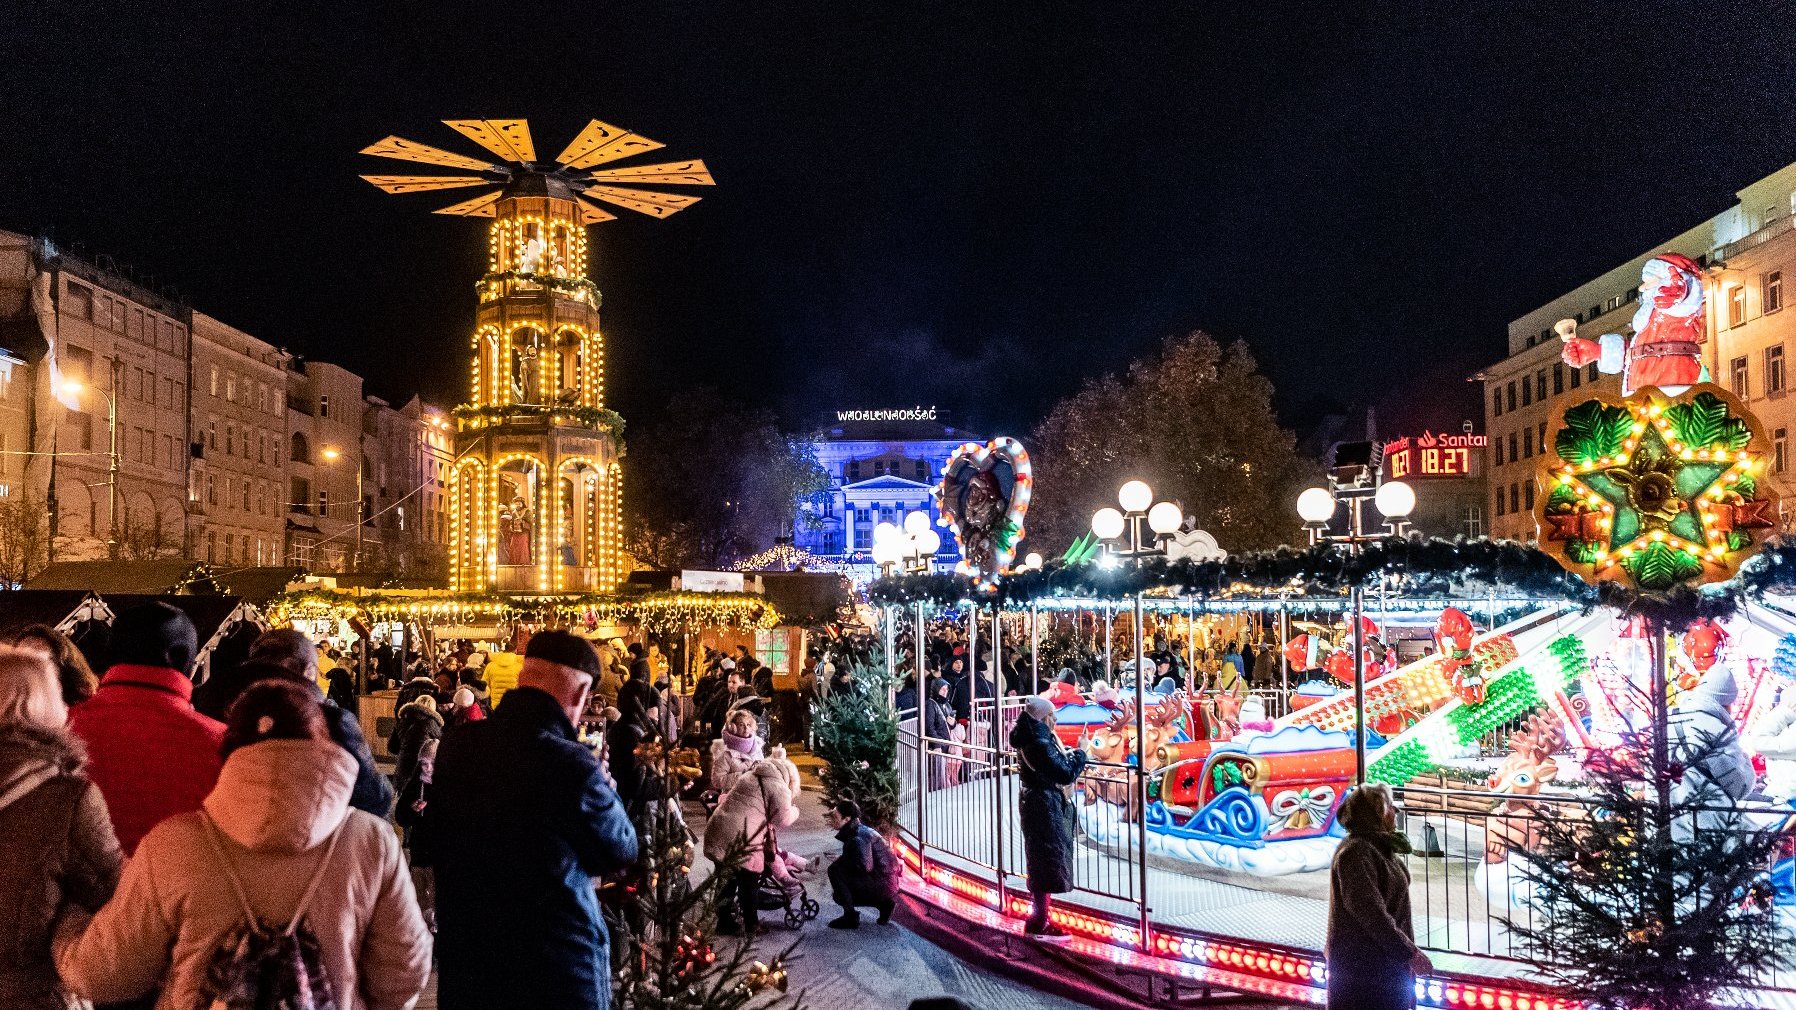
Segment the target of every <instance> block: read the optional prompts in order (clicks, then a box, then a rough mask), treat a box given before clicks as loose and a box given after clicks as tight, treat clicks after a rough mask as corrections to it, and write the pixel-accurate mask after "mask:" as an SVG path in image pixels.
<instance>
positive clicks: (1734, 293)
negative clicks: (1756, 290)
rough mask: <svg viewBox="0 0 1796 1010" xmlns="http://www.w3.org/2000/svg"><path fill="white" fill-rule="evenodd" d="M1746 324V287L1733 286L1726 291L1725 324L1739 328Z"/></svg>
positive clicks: (1740, 285) (1742, 285) (1741, 285)
mask: <svg viewBox="0 0 1796 1010" xmlns="http://www.w3.org/2000/svg"><path fill="white" fill-rule="evenodd" d="M1744 322H1746V286H1745V285H1744V284H1735V285H1734V286H1733V287H1731V288H1728V289H1727V324H1728V325H1729V326H1739V325H1740V324H1742V323H1744Z"/></svg>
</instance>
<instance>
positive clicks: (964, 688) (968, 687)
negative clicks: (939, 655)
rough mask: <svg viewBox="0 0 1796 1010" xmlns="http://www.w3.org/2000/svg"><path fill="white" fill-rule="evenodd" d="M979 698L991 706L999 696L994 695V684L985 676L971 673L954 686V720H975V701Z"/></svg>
mask: <svg viewBox="0 0 1796 1010" xmlns="http://www.w3.org/2000/svg"><path fill="white" fill-rule="evenodd" d="M975 697H977V698H978V699H979V700H980V701H983V702H985V703H986V704H988V705H989V704H991V702H992V700H993V699H994V698H996V697H997V695H995V694H993V693H992V682H991V681H989V680H987V679H986V678H985V677H984V676H983V675H981V674H977V673H970V674H968V675H966V676H965V677H962V678H961V679H960V681H959V682H958V683H956V684H955V685H954V694H953V695H952V700H953V702H954V718H956V719H958V720H960V721H961V722H967V721H969V720H971V719H972V718H973V699H974V698H975Z"/></svg>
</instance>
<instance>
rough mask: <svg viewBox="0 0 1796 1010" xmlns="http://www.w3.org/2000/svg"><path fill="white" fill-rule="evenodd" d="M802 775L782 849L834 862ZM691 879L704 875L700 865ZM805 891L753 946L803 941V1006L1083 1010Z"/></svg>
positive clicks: (696, 822)
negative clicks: (816, 904)
mask: <svg viewBox="0 0 1796 1010" xmlns="http://www.w3.org/2000/svg"><path fill="white" fill-rule="evenodd" d="M799 763H800V765H801V767H803V766H804V765H805V764H807V763H808V762H805V761H803V760H802V758H801V759H800V762H799ZM804 770H805V777H806V788H805V791H804V794H803V796H802V797H801V799H800V804H799V811H800V814H799V820H798V823H796V824H794V825H793V826H792V827H790V828H788V829H786V831H785V832H784V833H783V834H782V835H781V838H780V842H781V844H782V845H783V846H785V847H786V848H789V849H791V850H793V851H794V852H797V853H799V854H800V855H803V856H806V857H811V856H815V855H819V854H830V855H833V854H835V853H837V852H839V851H841V845H840V843H839V842H837V841H836V840H835V838H834V837H833V835H832V834H831V832H830V830H829V827H828V825H826V824H825V823H824V821H823V810H822V803H821V801H820V799H819V794H818V793H817V792H816V791H815V789H814V788H813V783H814V776H812V775H811V774H810V769H809V768H805V769H804ZM703 816H704V815H703V813H702V812H701V811H700V810H699V809H698V808H697V807H693V806H689V807H688V817H689V818H690V822H691V824H692V828H693V831H694V832H695V833H698V834H702V833H703V830H704V824H703ZM695 872H697V873H703V872H706V870H705V868H704V867H703V866H702V864H701V866H700V867H695ZM809 890H810V893H811V894H812V896H814V897H816V898H817V899H818V900H819V901H820V902H821V903H822V905H823V912H822V914H821V915H819V916H818V918H817V920H816V921H815V922H811V923H809V924H807V925H805V926H804V927H803V929H802V930H801V931H800V932H799V933H797V934H794V933H792V932H788V931H787V930H786V929H785V928H784V927H783V925H781V924H780V923H779V922H778V919H777V917H778V915H779V913H778V912H769V913H763V918H762V926H763V935H762V937H761V938H760V939H759V940H757V941H756V947H757V948H758V949H764V950H766V951H767V952H768V953H769V954H772V953H775V952H777V951H779V950H781V949H783V948H784V947H785V945H786V944H788V943H790V942H791V941H792V939H793V938H794V937H795V936H796V937H797V938H799V939H800V940H801V943H800V945H799V947H798V951H797V955H796V958H795V960H794V962H793V963H792V965H791V969H790V971H791V982H792V990H793V991H794V992H797V991H798V990H800V989H802V990H804V991H805V999H804V1001H805V1004H806V1005H807V1006H811V1007H822V1008H828V1010H859V1008H863V1007H865V1008H875V1007H877V1008H881V1010H885V1008H902V1007H904V1006H905V1005H907V1004H908V1003H909V1002H910V1001H911V1000H913V999H918V998H921V997H928V996H955V997H958V998H960V999H962V1000H965V1001H966V1002H968V1003H970V1004H972V1005H973V1006H975V1007H981V1008H984V1010H1012V1008H1018V1010H1020V1008H1036V1010H1085V1006H1084V1004H1081V1003H1075V1002H1073V1001H1071V1000H1068V999H1065V998H1063V997H1061V996H1057V995H1054V994H1052V993H1046V992H1042V991H1040V990H1037V989H1033V988H1029V987H1027V986H1024V985H1022V984H1020V983H1017V982H1013V981H1011V980H1009V979H1006V978H1003V977H1001V976H997V975H993V974H991V973H989V972H986V971H983V970H981V969H978V968H975V967H973V966H971V965H969V964H967V963H965V962H963V961H961V960H960V959H959V958H957V957H955V956H954V955H953V954H951V953H949V952H948V951H946V950H944V949H942V948H941V947H938V946H936V945H935V944H933V943H931V942H929V941H928V940H925V939H923V938H922V937H920V936H918V935H917V934H915V933H913V932H911V931H910V930H908V929H906V928H904V927H903V926H901V925H898V924H896V923H893V924H890V925H886V926H877V925H874V924H873V922H872V919H871V917H870V916H869V918H868V919H866V920H865V921H864V922H863V924H862V926H861V928H860V929H858V930H854V931H852V932H850V931H846V930H835V929H829V928H828V927H826V926H825V925H824V923H826V922H827V921H828V920H829V919H831V918H834V917H835V916H836V915H837V914H838V912H839V909H837V908H836V906H835V905H834V904H832V903H831V902H830V900H829V888H828V884H827V882H826V881H824V880H823V879H822V875H821V874H819V875H818V879H816V880H814V881H812V882H811V884H810V888H809ZM1233 1005H1234V1006H1237V1007H1245V1008H1247V1010H1253V1008H1254V1007H1259V1008H1260V1010H1273V1008H1274V1004H1233ZM418 1006H419V1008H420V1010H435V1007H436V983H435V980H434V979H432V982H431V988H430V989H428V990H426V991H425V993H424V997H423V999H422V1000H420V1001H419V1004H418Z"/></svg>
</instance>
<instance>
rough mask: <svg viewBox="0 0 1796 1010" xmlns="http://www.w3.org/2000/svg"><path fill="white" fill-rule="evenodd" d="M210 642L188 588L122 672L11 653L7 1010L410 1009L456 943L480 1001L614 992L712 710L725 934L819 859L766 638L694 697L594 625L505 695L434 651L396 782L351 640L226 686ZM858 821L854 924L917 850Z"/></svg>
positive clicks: (529, 662) (881, 907)
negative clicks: (362, 705)
mask: <svg viewBox="0 0 1796 1010" xmlns="http://www.w3.org/2000/svg"><path fill="white" fill-rule="evenodd" d="M198 648H199V643H198V636H197V634H196V632H195V630H194V627H193V625H192V623H191V622H190V621H189V620H188V618H187V617H186V616H185V615H184V614H183V613H182V612H181V611H180V610H178V609H176V608H174V607H171V606H168V605H166V604H162V603H153V604H148V605H144V606H140V607H136V608H132V609H128V610H126V611H124V612H122V613H120V614H119V616H118V618H117V620H116V622H115V624H114V626H113V628H112V633H111V636H110V641H109V644H108V646H107V649H106V656H105V663H104V675H103V676H99V677H96V676H95V675H94V673H93V671H92V669H91V668H90V667H89V665H88V661H87V659H86V657H85V656H84V655H83V653H82V652H81V650H80V649H78V648H77V647H76V646H75V645H74V644H73V643H72V642H70V641H69V639H68V638H66V637H65V636H63V635H61V634H60V633H58V632H56V631H54V630H52V629H48V628H42V627H34V628H32V629H29V630H27V631H26V632H24V633H23V634H21V635H19V636H18V637H17V638H16V639H15V641H14V642H13V643H12V644H10V645H0V845H3V846H4V847H5V848H6V851H7V852H8V855H9V859H7V860H6V861H4V862H3V863H0V930H3V932H0V935H3V936H4V937H5V938H6V939H5V941H0V1006H5V1007H8V1008H15V1007H16V1008H23V1010H39V1008H43V1010H49V1008H52V1007H54V1008H57V1010H65V1008H67V1007H68V1006H69V1005H70V1000H71V999H78V1000H86V1001H91V1002H93V1003H96V1004H99V1005H102V1006H113V1007H151V1006H154V1007H158V1008H182V1010H185V1008H187V1007H194V1006H207V1007H212V1006H221V1007H237V1006H246V1005H248V1006H257V1005H265V1004H266V1005H277V1003H278V1001H279V1000H283V999H284V1000H288V1002H286V1003H278V1005H308V1006H313V1005H315V1006H336V1007H344V1008H348V1007H366V1008H369V1010H388V1008H391V1010H404V1008H407V1007H410V1006H411V1005H412V1004H413V1003H414V1002H415V1001H416V999H417V998H418V996H419V994H420V992H421V991H422V990H423V989H424V987H425V985H426V983H427V981H428V980H429V978H430V975H431V970H432V966H433V963H434V964H435V965H436V967H437V970H438V972H439V978H438V988H437V1001H438V1004H437V1005H438V1006H441V1007H445V1008H451V1010H453V1008H475V1007H482V1008H484V1007H492V1006H555V1007H578V1008H588V1007H590V1008H603V1007H605V1006H608V1005H609V1003H610V996H611V992H610V990H611V984H612V976H613V970H614V967H615V963H614V958H613V951H612V949H611V943H610V937H611V935H612V934H611V929H612V928H614V926H613V924H614V923H615V922H618V921H622V922H624V923H626V924H629V923H630V915H629V911H630V909H629V904H630V903H629V902H627V901H626V902H623V903H622V906H621V907H619V902H617V901H616V900H615V899H614V900H613V901H611V902H610V907H607V906H606V904H605V902H604V899H603V898H602V897H601V893H602V891H604V889H605V888H604V886H603V885H605V884H607V883H617V882H624V883H626V884H627V883H628V882H629V881H631V880H633V879H635V880H640V879H641V874H643V873H645V872H647V869H648V863H649V860H650V858H651V856H652V853H649V852H647V851H645V850H644V848H643V847H642V846H641V844H640V843H639V839H647V838H651V837H658V836H656V835H654V834H652V832H655V831H658V830H664V829H665V828H666V827H667V822H668V820H669V819H672V820H674V821H678V820H679V819H680V818H682V817H683V814H682V813H681V804H680V797H679V796H678V795H677V792H676V788H677V786H678V785H679V784H680V782H681V780H680V779H679V778H678V777H675V776H671V775H669V774H668V773H667V771H666V768H665V766H664V765H658V764H657V762H656V760H655V759H654V755H655V754H657V753H660V751H658V749H657V748H665V747H673V746H677V745H678V744H680V743H682V742H690V736H689V734H691V733H693V732H698V733H701V734H702V733H704V732H705V731H706V729H707V727H706V725H705V724H706V722H707V721H709V723H710V724H711V725H714V726H715V727H716V737H715V739H714V740H712V741H710V744H711V745H710V747H709V748H708V755H709V761H708V762H707V764H708V770H707V772H706V775H705V778H704V779H703V781H701V782H700V783H699V787H700V788H702V789H705V790H708V793H707V796H706V800H707V803H708V805H709V806H710V807H711V808H712V809H711V812H710V813H709V815H708V816H707V818H706V823H705V825H704V828H703V831H702V838H703V849H704V851H705V852H706V854H707V855H708V856H709V857H710V858H711V859H712V860H713V862H714V863H715V864H716V868H715V871H714V872H715V873H717V874H719V875H720V877H719V885H720V887H721V888H722V889H723V890H724V891H725V893H726V894H727V896H728V897H729V899H730V901H729V903H728V905H727V906H726V908H725V910H724V913H723V915H722V917H721V918H720V921H719V923H718V932H720V933H724V934H731V933H734V934H737V935H744V936H752V935H753V934H754V933H755V932H756V930H757V928H758V920H757V913H758V911H759V909H760V907H761V904H760V900H761V894H762V892H763V890H764V889H765V888H767V887H774V888H796V889H797V890H798V891H799V892H800V894H801V895H802V891H803V881H804V880H805V879H808V878H810V877H812V876H813V875H814V874H815V873H816V872H817V871H818V869H819V863H818V862H813V861H809V860H806V859H805V858H803V857H801V856H799V855H797V854H796V853H794V852H792V851H790V850H789V849H787V848H785V847H783V846H781V845H780V843H779V833H780V831H781V829H783V828H785V827H788V826H790V825H791V824H792V823H793V822H794V820H795V819H796V817H797V798H798V794H799V773H798V769H797V767H796V766H795V765H794V764H793V763H792V761H791V760H789V759H788V758H787V756H786V754H785V751H784V749H783V748H782V747H781V746H780V745H778V744H773V745H771V746H770V745H769V744H768V743H767V739H766V719H765V718H764V717H763V716H764V713H765V711H766V705H765V694H764V693H763V692H762V691H758V690H757V683H756V682H757V681H760V686H763V687H764V686H766V685H767V684H768V682H769V681H770V679H771V678H770V675H764V674H763V673H762V671H763V670H764V669H765V668H763V667H759V665H758V664H756V663H754V661H753V658H752V656H749V655H748V654H747V650H740V651H739V652H738V653H737V654H736V655H734V656H730V657H723V656H719V657H717V658H716V660H715V662H714V665H715V668H716V673H718V674H720V676H718V677H717V678H716V684H717V687H716V689H715V692H714V694H715V697H707V698H706V699H705V703H704V704H703V705H684V706H683V705H682V704H681V702H682V701H683V699H682V698H681V696H679V695H677V694H675V693H673V692H672V691H671V690H670V688H669V685H668V683H667V680H666V676H665V673H664V672H662V673H660V674H657V673H656V671H655V670H654V669H653V665H652V664H651V662H650V655H649V653H648V651H647V650H646V649H644V648H643V647H641V646H640V645H635V646H624V645H623V644H622V643H616V647H613V646H611V645H606V646H603V647H601V648H595V647H594V645H593V644H592V643H591V642H588V641H587V640H585V639H583V638H579V637H577V636H574V635H572V634H569V633H566V632H559V631H543V632H538V633H536V634H535V635H533V636H531V637H530V639H529V640H528V643H527V644H526V646H525V648H524V651H523V654H522V656H521V664H520V666H519V668H518V670H517V672H516V681H515V686H514V687H512V688H511V689H510V690H509V691H507V692H505V693H504V696H503V699H502V701H501V702H500V703H499V704H498V705H493V704H492V703H491V702H490V700H489V697H488V691H487V689H486V683H485V681H484V679H483V678H482V677H481V668H482V666H483V665H484V664H483V662H482V660H481V658H479V657H480V654H479V653H475V652H473V650H469V651H468V652H467V653H466V654H463V655H459V656H455V655H453V653H452V656H453V662H454V666H453V668H452V669H444V668H441V667H439V668H437V669H431V668H429V667H426V666H423V665H418V664H414V665H413V666H412V667H411V668H410V669H408V670H406V671H405V672H407V673H409V674H411V676H408V677H405V678H404V679H401V680H398V681H397V682H396V683H395V684H394V686H396V687H398V689H399V698H398V705H397V709H396V714H395V718H394V729H393V731H392V734H391V735H390V736H389V738H388V739H387V741H386V743H387V746H388V750H389V751H390V752H391V755H392V757H393V759H394V764H393V767H392V771H391V773H390V774H389V773H386V772H383V771H382V769H381V768H380V767H379V766H378V765H377V764H376V762H375V759H374V757H373V754H372V752H371V749H370V747H369V744H368V741H367V740H366V738H365V737H364V735H363V731H362V728H361V722H360V720H359V719H358V718H357V713H356V712H355V705H354V700H355V699H354V695H353V687H354V685H353V681H350V679H349V678H348V677H347V675H345V676H333V673H335V672H336V671H337V670H341V669H342V668H343V664H342V663H341V658H342V657H340V656H333V655H332V654H331V650H330V649H328V648H323V649H321V648H319V647H317V646H315V645H314V644H313V643H312V642H311V641H310V640H309V639H308V638H307V637H306V636H305V635H304V634H302V633H300V632H297V631H290V630H275V631H269V632H267V633H265V634H263V635H262V636H261V637H259V638H258V639H257V640H256V641H255V642H254V644H253V645H252V646H251V648H250V649H249V652H248V656H247V658H246V660H245V661H244V662H242V663H240V664H234V665H229V666H228V667H223V668H220V669H216V670H214V671H213V675H212V676H211V677H209V678H208V679H207V680H206V681H205V682H204V683H203V684H201V685H199V686H198V687H197V688H196V687H195V686H194V683H193V679H192V677H193V669H194V663H195V658H196V653H197V652H198ZM508 659H509V660H511V661H517V660H518V659H519V657H508ZM383 660H384V657H380V658H377V659H376V660H375V662H376V664H378V663H380V662H382V661H383ZM470 660H471V661H470ZM218 665H221V666H223V665H222V664H218ZM442 666H443V667H446V666H448V664H447V663H444V664H442ZM345 681H348V683H344V682H345ZM340 683H342V684H344V686H343V688H341V689H334V688H337V685H339V684H340ZM346 691H347V692H349V693H347V694H346V693H345V692H346ZM595 717H596V733H594V734H593V735H592V736H590V737H585V736H583V735H582V727H586V728H588V729H589V730H590V729H593V728H594V727H595ZM658 818H659V819H661V820H660V821H659V822H658V821H657V819H658ZM829 821H830V824H831V827H832V828H833V829H835V831H836V833H837V837H838V839H840V840H841V843H842V847H843V853H844V855H843V858H840V859H838V860H836V861H835V863H834V864H833V865H832V866H831V867H830V871H829V880H830V884H831V890H832V893H833V894H834V895H835V896H836V898H837V900H838V902H839V903H840V904H841V905H842V914H841V915H840V916H839V917H838V918H837V919H836V920H835V921H833V922H832V923H831V925H833V926H837V927H839V928H853V927H855V926H858V925H859V916H858V913H857V908H871V909H873V910H874V911H875V912H876V913H877V915H878V921H879V922H881V923H883V922H886V921H887V920H888V919H889V917H890V915H891V913H892V909H893V906H894V903H895V901H896V894H897V887H896V879H897V873H898V864H897V862H896V860H895V859H894V858H893V855H892V852H891V850H890V849H889V848H888V847H887V845H886V842H885V840H884V838H882V837H881V836H880V835H879V834H878V833H877V832H874V831H872V830H871V829H870V828H867V827H866V826H865V825H864V824H862V823H861V821H860V814H859V810H858V808H856V807H855V806H854V804H853V803H851V802H843V803H839V804H836V805H835V806H834V807H833V808H832V809H831V810H830V811H829ZM395 828H397V829H398V830H395ZM682 830H683V825H682ZM611 890H612V892H613V893H625V892H627V890H628V888H627V887H626V888H621V889H620V888H615V887H614V888H612V889H611ZM638 925H639V924H638ZM283 987H285V988H283ZM289 990H291V991H289ZM258 1000H260V1001H262V1002H257V1001H258ZM307 1000H310V1002H306V1001H307ZM270 1001H275V1002H270Z"/></svg>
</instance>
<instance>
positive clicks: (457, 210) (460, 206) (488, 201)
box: [431, 189, 505, 217]
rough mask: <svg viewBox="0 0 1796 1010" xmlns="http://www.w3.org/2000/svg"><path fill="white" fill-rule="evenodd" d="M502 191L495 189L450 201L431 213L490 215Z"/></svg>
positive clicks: (467, 215) (465, 215) (471, 215)
mask: <svg viewBox="0 0 1796 1010" xmlns="http://www.w3.org/2000/svg"><path fill="white" fill-rule="evenodd" d="M504 192H505V191H504V190H502V189H495V190H493V191H492V192H491V193H486V194H483V195H481V196H477V197H475V198H474V199H472V200H463V201H462V202H460V203H452V204H450V205H449V206H447V207H444V208H442V209H441V210H433V211H431V213H432V214H455V215H457V216H459V217H492V216H493V204H496V203H498V202H499V197H500V196H501V195H503V194H504Z"/></svg>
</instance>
